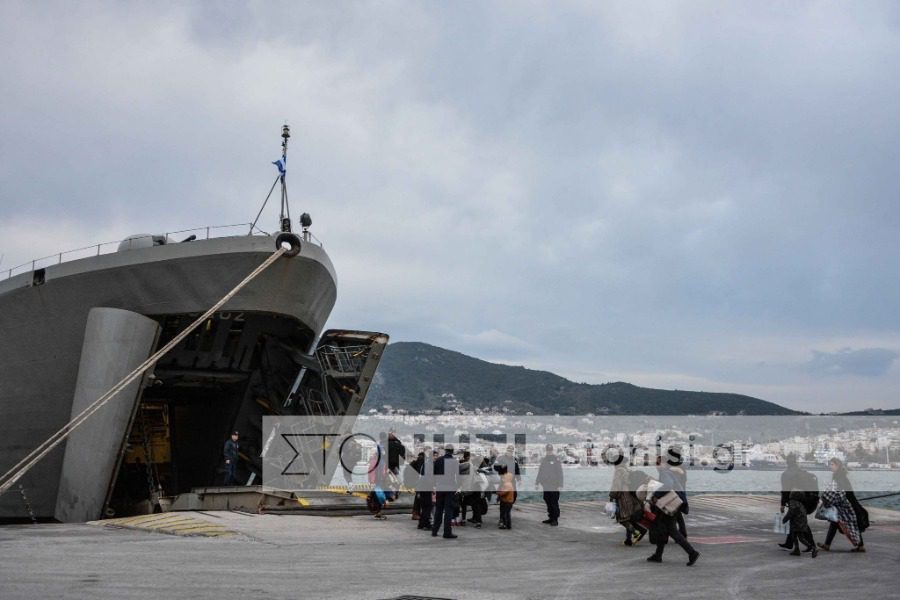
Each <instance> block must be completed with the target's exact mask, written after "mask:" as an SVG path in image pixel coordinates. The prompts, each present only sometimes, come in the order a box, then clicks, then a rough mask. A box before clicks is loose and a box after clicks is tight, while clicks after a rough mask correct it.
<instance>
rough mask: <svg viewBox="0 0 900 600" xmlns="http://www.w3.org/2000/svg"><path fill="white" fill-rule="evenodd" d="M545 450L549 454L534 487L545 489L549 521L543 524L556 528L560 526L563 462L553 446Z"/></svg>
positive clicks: (543, 460)
mask: <svg viewBox="0 0 900 600" xmlns="http://www.w3.org/2000/svg"><path fill="white" fill-rule="evenodd" d="M545 450H546V451H547V453H546V454H545V455H544V458H542V459H541V465H540V466H539V467H538V474H537V478H536V479H535V481H534V487H535V489H537V486H541V487H542V488H544V503H545V504H546V505H547V519H545V520H544V521H543V523H544V524H546V525H552V526H554V527H556V526H557V525H559V491H560V490H561V489H562V487H563V469H562V462H561V461H560V460H559V457H558V456H556V454H555V453H554V452H553V445H552V444H547V447H546V448H545Z"/></svg>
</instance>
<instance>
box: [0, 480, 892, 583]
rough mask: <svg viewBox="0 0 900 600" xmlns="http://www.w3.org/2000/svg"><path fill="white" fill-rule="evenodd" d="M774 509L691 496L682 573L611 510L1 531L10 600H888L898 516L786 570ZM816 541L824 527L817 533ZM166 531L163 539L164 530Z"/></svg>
mask: <svg viewBox="0 0 900 600" xmlns="http://www.w3.org/2000/svg"><path fill="white" fill-rule="evenodd" d="M776 511H777V502H776V500H775V498H773V497H753V496H743V497H740V496H695V497H692V498H691V514H690V515H689V516H688V518H687V525H688V530H689V539H690V540H691V541H692V543H694V544H695V546H696V548H697V549H698V550H699V551H700V552H701V553H702V556H701V557H700V560H699V562H698V563H697V565H695V566H694V567H690V568H688V567H686V566H685V562H686V557H685V554H684V552H683V551H682V550H681V549H680V548H678V547H677V546H676V545H674V544H671V543H670V544H669V546H668V547H667V549H666V553H665V557H664V562H663V563H662V564H651V563H647V562H646V560H645V559H646V558H647V556H649V555H650V553H651V551H652V549H651V547H650V546H649V545H648V544H647V541H646V540H645V541H642V542H641V543H640V544H638V545H637V546H636V547H633V548H629V547H626V546H624V545H623V544H622V539H623V537H624V536H623V534H622V532H623V530H622V528H621V527H620V526H618V525H616V524H615V523H614V522H612V521H610V520H608V519H607V518H606V517H605V516H604V515H603V513H602V503H601V502H568V503H564V504H563V506H562V517H561V519H560V526H559V527H550V526H547V525H542V524H541V523H540V521H541V520H542V519H543V518H545V515H544V513H543V505H542V504H519V505H517V506H516V510H514V512H513V516H512V522H513V529H512V530H511V531H502V530H498V529H497V528H496V522H497V516H498V511H497V507H496V506H495V505H492V506H491V507H490V510H489V511H488V514H487V515H486V516H485V526H484V527H483V528H482V529H473V528H472V527H471V526H466V527H460V528H457V529H456V530H455V532H456V533H458V534H459V538H458V539H455V540H445V539H443V538H441V537H437V538H433V537H431V535H430V533H428V532H425V531H420V530H417V529H416V527H415V523H414V522H413V521H411V520H410V518H409V516H408V515H391V516H389V517H388V519H387V520H385V521H376V520H374V519H372V518H371V517H370V516H354V517H320V516H307V515H276V514H263V515H259V514H253V513H247V512H238V511H231V512H226V511H221V512H199V511H197V512H179V513H169V514H168V515H155V516H153V517H136V518H135V519H137V520H141V519H142V520H143V522H144V524H145V525H144V526H142V525H141V523H139V522H137V521H135V522H134V523H132V524H129V522H128V520H127V519H118V520H116V522H114V523H106V522H98V523H95V524H59V525H16V526H6V527H0V598H3V599H4V600H12V599H18V598H38V597H52V598H91V599H106V598H109V599H116V600H119V599H128V598H134V599H138V598H154V599H158V598H177V597H185V598H228V599H244V598H285V599H287V598H291V599H296V598H347V599H351V598H352V599H367V600H368V599H371V600H378V599H386V598H398V597H401V596H413V597H424V598H434V597H437V598H453V599H479V600H481V599H491V598H496V599H502V600H507V599H522V598H534V599H538V598H615V599H617V600H627V599H641V600H644V599H646V598H690V599H692V600H695V599H698V598H711V599H712V598H714V599H722V598H739V599H742V600H743V599H747V598H759V599H770V598H771V599H775V598H779V599H780V598H816V599H817V600H821V598H826V597H834V598H840V597H862V596H866V597H875V598H879V597H892V596H894V595H896V586H897V581H896V579H897V575H896V569H897V567H898V566H900V513H898V512H895V511H887V510H878V509H871V511H870V514H871V520H872V527H871V528H870V529H869V530H868V531H867V532H866V533H865V534H864V537H865V541H866V547H867V549H868V552H867V553H865V554H859V553H852V552H849V549H850V546H849V543H848V542H847V540H846V539H845V538H842V537H838V538H837V539H836V540H835V543H834V545H833V550H832V551H831V552H822V553H821V554H820V555H819V557H818V558H816V559H812V558H810V556H809V555H808V554H804V555H803V556H801V557H792V556H789V555H788V553H787V552H786V551H784V550H781V549H780V548H778V547H777V546H776V543H778V542H780V541H783V539H784V538H783V536H780V535H777V534H774V533H772V521H773V516H774V514H775V512H776ZM811 524H812V527H813V533H814V535H815V537H816V540H817V541H823V540H824V536H825V533H824V531H825V523H823V522H822V521H811ZM167 528H168V530H167Z"/></svg>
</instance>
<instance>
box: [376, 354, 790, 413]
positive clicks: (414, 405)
mask: <svg viewBox="0 0 900 600" xmlns="http://www.w3.org/2000/svg"><path fill="white" fill-rule="evenodd" d="M457 401H458V402H459V403H460V404H462V405H463V406H464V407H465V408H469V409H475V408H491V407H496V408H498V409H502V408H507V409H508V410H510V411H514V412H515V413H517V414H524V413H526V412H528V411H531V412H533V413H534V414H554V413H559V414H587V413H594V414H611V415H638V414H650V415H687V414H710V413H713V412H718V413H721V414H728V415H737V414H746V415H788V414H798V413H796V412H795V411H792V410H790V409H788V408H785V407H783V406H779V405H777V404H773V403H772V402H766V401H765V400H760V399H758V398H752V397H750V396H743V395H740V394H720V393H707V392H686V391H681V390H658V389H651V388H642V387H638V386H635V385H631V384H630V383H622V382H618V383H606V384H602V385H591V384H586V383H575V382H572V381H569V380H568V379H565V378H563V377H560V376H559V375H555V374H553V373H548V372H546V371H534V370H531V369H526V368H525V367H511V366H506V365H499V364H496V363H490V362H487V361H484V360H480V359H477V358H473V357H471V356H466V355H465V354H461V353H459V352H454V351H452V350H445V349H444V348H438V347H437V346H431V345H429V344H424V343H421V342H397V343H394V344H390V345H389V346H388V347H387V348H386V349H385V353H384V358H383V359H382V361H381V366H380V367H379V368H378V373H377V374H376V376H375V380H374V381H373V384H372V387H371V388H370V390H369V395H368V398H367V400H366V408H380V407H381V406H382V405H384V404H388V405H391V406H392V407H393V408H394V409H398V408H402V409H406V410H410V411H413V412H419V411H424V410H432V409H438V410H440V409H449V408H452V407H453V406H454V405H455V403H456V402H457Z"/></svg>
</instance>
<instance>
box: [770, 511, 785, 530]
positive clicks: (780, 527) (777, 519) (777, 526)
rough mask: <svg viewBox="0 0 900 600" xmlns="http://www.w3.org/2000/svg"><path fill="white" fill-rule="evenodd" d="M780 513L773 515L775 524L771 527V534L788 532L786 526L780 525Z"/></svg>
mask: <svg viewBox="0 0 900 600" xmlns="http://www.w3.org/2000/svg"><path fill="white" fill-rule="evenodd" d="M782 518H783V517H782V515H781V513H775V524H774V525H773V527H772V532H773V533H787V532H788V524H787V523H782V521H781V519H782Z"/></svg>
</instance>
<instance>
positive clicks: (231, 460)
mask: <svg viewBox="0 0 900 600" xmlns="http://www.w3.org/2000/svg"><path fill="white" fill-rule="evenodd" d="M238 450H240V444H238V432H237V431H233V432H231V439H228V440H225V449H224V451H223V454H224V455H225V485H234V484H236V483H237V478H236V476H235V473H236V469H237V461H238Z"/></svg>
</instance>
